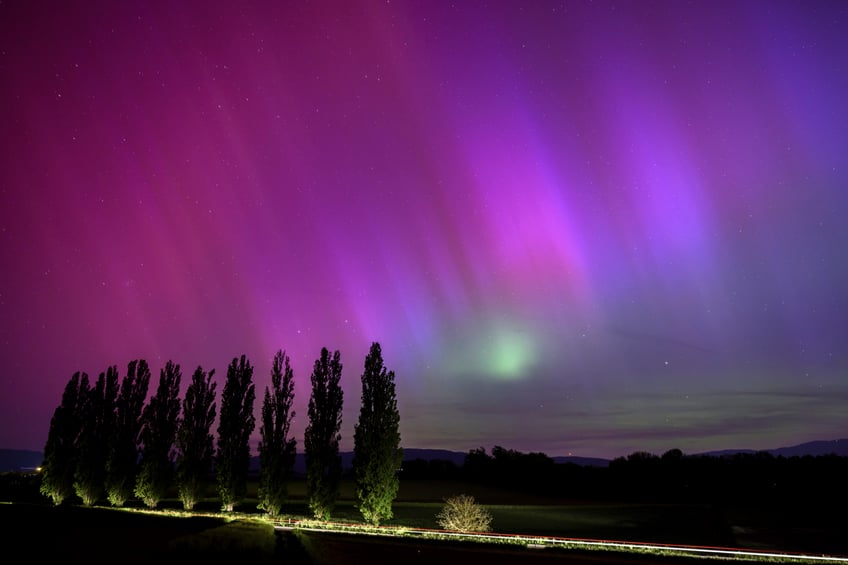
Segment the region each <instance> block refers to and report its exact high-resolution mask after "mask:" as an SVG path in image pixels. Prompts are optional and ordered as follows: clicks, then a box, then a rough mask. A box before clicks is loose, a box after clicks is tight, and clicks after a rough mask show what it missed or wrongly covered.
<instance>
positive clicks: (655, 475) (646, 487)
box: [401, 445, 848, 505]
mask: <svg viewBox="0 0 848 565" xmlns="http://www.w3.org/2000/svg"><path fill="white" fill-rule="evenodd" d="M401 476H402V478H403V479H408V480H451V481H456V480H460V481H467V482H469V483H475V484H484V485H488V486H493V487H497V488H501V489H507V490H512V491H516V492H522V493H528V494H533V495H541V496H546V497H551V498H559V499H565V500H595V501H625V502H636V503H697V504H701V503H709V504H758V505H763V504H773V503H779V504H797V503H804V504H811V503H813V502H828V503H834V502H837V501H838V502H839V503H848V488H846V486H845V477H846V476H848V457H843V456H839V455H835V454H830V455H818V456H812V455H805V456H792V457H786V456H782V455H772V454H771V453H769V452H766V451H760V452H751V453H748V452H741V453H733V454H728V455H704V454H700V455H687V454H684V453H683V452H682V451H681V450H680V449H670V450H668V451H666V452H665V453H663V454H662V455H656V454H653V453H649V452H646V451H636V452H633V453H631V454H630V455H627V456H622V457H617V458H615V459H613V460H611V461H610V462H609V464H608V465H606V466H598V465H578V464H576V463H573V462H557V461H555V460H554V459H553V458H551V457H549V456H547V455H546V454H544V453H538V452H535V453H534V452H530V453H523V452H520V451H516V450H514V449H506V448H504V447H501V446H497V445H496V446H495V447H494V448H493V449H492V450H491V452H486V450H485V449H484V448H482V447H480V448H478V449H472V450H470V451H468V452H467V453H466V454H465V458H464V461H463V462H462V463H459V464H457V463H454V462H453V461H451V460H447V459H431V460H424V459H413V460H408V461H404V464H403V473H402V474H401Z"/></svg>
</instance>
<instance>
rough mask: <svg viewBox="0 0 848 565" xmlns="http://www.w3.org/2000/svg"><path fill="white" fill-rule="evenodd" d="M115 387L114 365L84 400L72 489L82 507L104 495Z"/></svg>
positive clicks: (114, 405)
mask: <svg viewBox="0 0 848 565" xmlns="http://www.w3.org/2000/svg"><path fill="white" fill-rule="evenodd" d="M118 389H119V384H118V367H117V365H115V366H112V367H109V368H108V369H107V370H106V371H105V372H103V373H100V376H99V377H98V378H97V383H96V384H95V385H94V387H93V388H90V389H89V390H88V400H87V402H85V403H84V407H83V411H84V415H83V421H82V431H81V435H80V446H79V460H78V462H77V468H76V473H75V474H74V491H75V492H76V494H77V496H79V497H80V499H81V500H82V502H83V504H84V505H86V506H92V505H94V504H95V503H96V502H97V501H98V500H100V499H102V498H104V497H105V494H106V462H107V460H108V458H109V450H110V447H111V445H112V434H113V433H114V431H115V422H116V421H117V413H116V410H117V408H116V402H117V399H118Z"/></svg>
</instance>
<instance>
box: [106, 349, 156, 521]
mask: <svg viewBox="0 0 848 565" xmlns="http://www.w3.org/2000/svg"><path fill="white" fill-rule="evenodd" d="M149 386H150V368H149V367H148V365H147V361H145V360H144V359H136V360H133V361H130V362H129V363H128V364H127V374H126V375H125V376H124V380H123V381H122V382H121V391H120V393H119V394H118V402H117V408H118V410H117V421H116V422H115V432H114V434H113V442H112V446H111V449H110V453H109V460H108V461H107V462H106V496H107V498H108V499H109V502H110V503H111V504H112V505H113V506H123V505H124V504H125V503H126V501H127V500H129V499H130V497H132V495H133V489H134V488H135V477H136V473H137V470H138V457H139V447H140V441H141V439H140V436H141V424H142V422H141V416H142V411H143V410H144V403H145V401H146V400H147V389H148V387H149Z"/></svg>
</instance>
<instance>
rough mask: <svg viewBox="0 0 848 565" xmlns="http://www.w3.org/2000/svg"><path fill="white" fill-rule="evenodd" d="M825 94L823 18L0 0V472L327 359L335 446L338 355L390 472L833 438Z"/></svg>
mask: <svg viewBox="0 0 848 565" xmlns="http://www.w3.org/2000/svg"><path fill="white" fill-rule="evenodd" d="M846 100H848V2H843V1H835V2H826V1H809V2H783V1H775V0H770V1H764V2H758V1H732V2H721V1H703V2H699V1H696V2H679V1H667V2H653V1H642V0H640V1H632V2H627V1H625V2H607V1H599V2H583V1H565V2H551V1H546V0H539V1H521V0H514V1H506V0H505V1H492V2H481V1H477V0H457V1H456V2H449V1H447V0H444V1H442V0H422V1H399V0H392V1H391V2H385V1H379V2H378V1H371V0H362V1H343V2H321V1H316V2H306V1H291V2H286V1H279V2H278V1H274V2H271V1H269V2H230V1H218V0H211V1H198V2H174V1H164V0H163V1H161V2H158V1H156V2H114V1H111V0H109V1H96V0H85V1H61V2H60V1H56V2H49V1H46V2H39V1H24V0H12V1H9V0H5V1H3V2H2V3H0V127H2V132H3V135H2V157H1V158H2V161H0V387H2V388H0V392H2V395H0V447H5V448H17V449H32V450H42V449H43V447H44V443H45V441H46V438H47V430H48V427H49V423H50V417H51V415H52V413H53V410H54V409H55V408H56V406H57V405H58V404H59V402H60V401H61V394H62V391H63V389H64V386H65V384H66V383H67V382H68V380H69V379H70V377H71V375H72V374H73V373H74V372H75V371H78V370H79V371H85V372H87V373H88V374H89V376H90V378H92V379H96V377H97V375H98V374H99V373H100V372H102V371H104V370H105V369H106V368H107V367H108V366H110V365H118V367H119V370H120V374H121V376H123V375H124V374H125V373H126V366H127V363H128V362H129V361H130V360H132V359H137V358H144V359H146V360H147V361H148V362H149V363H150V365H151V370H152V372H153V376H152V379H151V386H150V391H151V393H152V392H153V391H154V390H155V387H156V383H157V382H158V376H159V371H160V369H161V368H162V367H163V366H164V364H165V362H166V361H168V360H169V359H171V360H173V361H174V362H176V363H179V364H180V365H181V367H182V370H183V386H182V390H183V391H184V390H185V387H186V385H187V384H188V382H189V381H190V376H191V373H192V372H193V371H194V369H195V368H196V367H197V366H198V365H202V366H203V368H204V369H207V370H208V369H215V371H216V381H217V382H218V383H219V384H218V400H220V392H221V390H222V389H223V381H224V377H225V375H226V369H227V365H228V364H229V362H230V361H231V360H232V359H233V358H234V357H237V356H240V355H242V354H245V355H247V357H248V358H249V359H250V361H251V362H252V364H253V365H254V367H255V373H254V382H255V384H256V391H257V402H256V405H255V409H256V414H257V416H258V415H259V414H260V413H261V402H260V400H261V398H262V396H263V394H264V389H265V387H266V386H268V385H269V384H270V376H269V372H270V368H271V362H272V358H273V355H274V353H275V352H276V351H277V350H279V349H282V350H285V351H286V353H287V354H288V355H289V356H290V357H291V362H292V367H293V369H294V373H295V378H296V385H295V410H296V411H297V414H298V415H297V418H296V421H295V425H294V431H295V434H296V437H297V439H298V451H302V449H303V429H304V427H305V425H306V414H307V410H306V404H307V401H308V398H309V393H310V385H309V377H310V373H311V371H312V365H313V363H314V361H315V360H316V359H317V358H318V356H319V354H320V350H321V348H322V347H327V348H328V349H330V350H336V349H338V350H339V351H340V352H341V360H342V363H343V364H344V370H343V376H342V388H343V390H344V394H345V410H344V417H343V422H342V430H341V433H342V446H341V447H342V449H345V450H346V449H350V448H352V437H353V426H354V423H355V421H356V418H357V415H358V410H359V401H360V391H361V388H360V387H361V385H360V376H361V373H362V369H363V365H364V360H365V355H366V354H367V353H368V349H369V346H370V344H371V342H373V341H378V342H380V344H381V345H382V350H383V357H384V360H385V363H386V366H387V367H388V368H389V369H392V370H394V371H395V374H396V383H397V394H398V407H399V410H400V416H401V436H402V445H403V446H405V447H421V448H445V449H453V450H458V451H467V450H469V449H474V448H477V447H485V448H486V449H487V450H488V449H491V448H492V447H493V446H495V445H500V446H502V447H506V448H511V449H517V450H520V451H542V452H545V453H547V454H548V455H552V456H553V455H567V454H569V453H572V454H574V455H583V456H596V457H607V458H613V457H617V456H622V455H627V454H629V453H632V452H634V451H637V450H640V451H649V452H652V453H656V454H661V453H663V452H665V451H666V450H668V449H671V448H679V449H681V450H683V452H684V453H698V452H701V451H706V450H712V449H725V448H751V449H767V448H774V447H781V446H785V445H793V444H795V443H800V442H803V441H808V440H814V439H836V438H842V437H846V436H848V409H846V402H848V348H846V344H848V292H847V291H846V289H848V250H846V243H848V103H846ZM255 439H258V426H257V431H256V433H255V434H254V440H255ZM253 452H254V454H255V453H256V452H255V449H254V450H253Z"/></svg>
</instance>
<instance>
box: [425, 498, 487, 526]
mask: <svg viewBox="0 0 848 565" xmlns="http://www.w3.org/2000/svg"><path fill="white" fill-rule="evenodd" d="M436 521H437V522H438V524H439V526H441V527H442V528H443V529H445V530H454V531H458V532H488V531H489V530H490V529H491V524H492V515H491V514H490V513H489V511H488V510H486V509H485V508H484V507H483V506H481V505H479V504H477V502H476V501H475V500H474V497H473V496H469V495H467V494H460V495H458V496H454V497H452V498H449V499H447V500H446V501H445V506H444V508H442V510H441V512H439V513H438V514H436Z"/></svg>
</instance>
